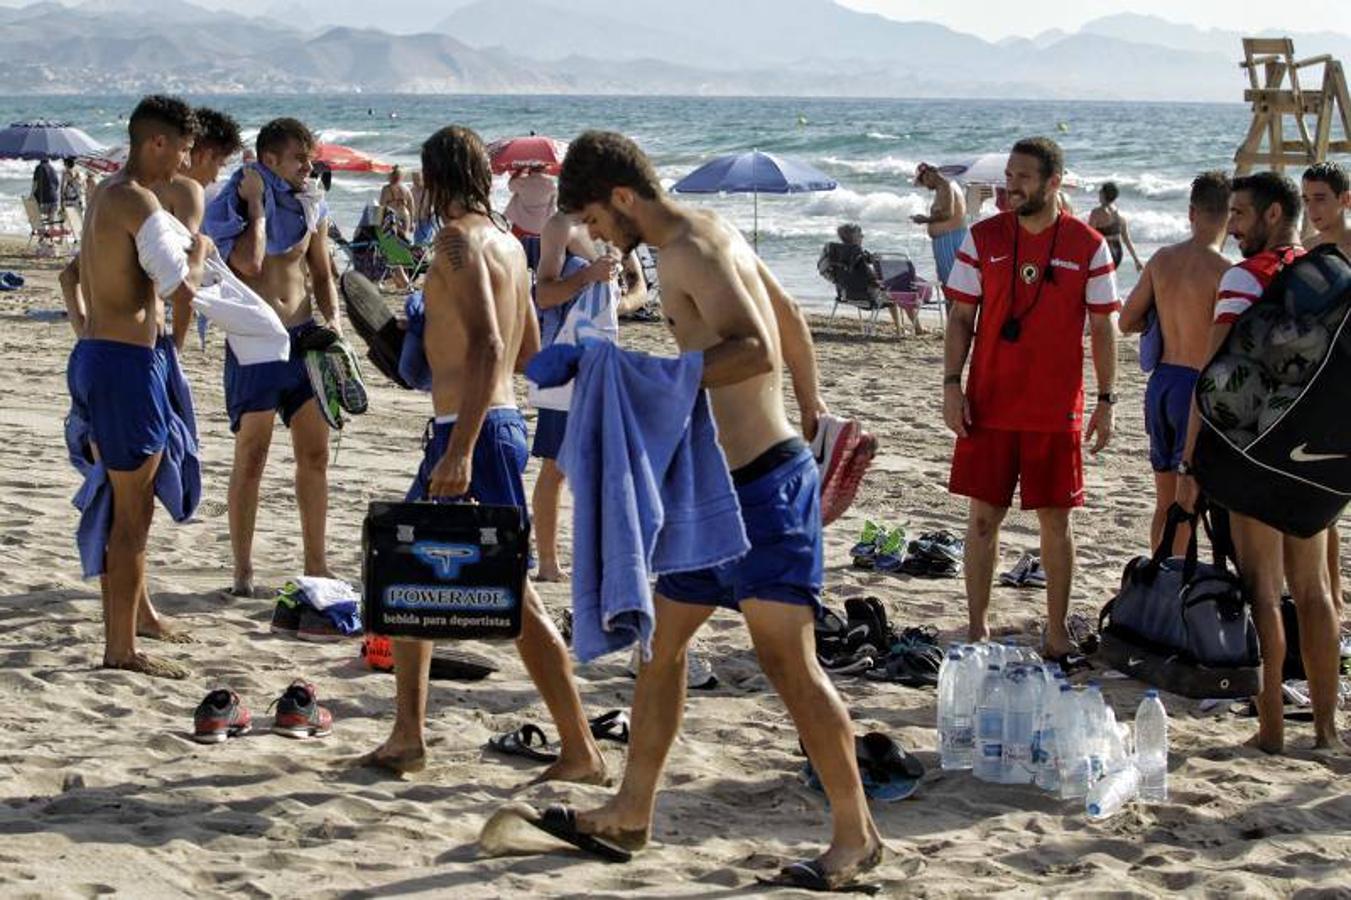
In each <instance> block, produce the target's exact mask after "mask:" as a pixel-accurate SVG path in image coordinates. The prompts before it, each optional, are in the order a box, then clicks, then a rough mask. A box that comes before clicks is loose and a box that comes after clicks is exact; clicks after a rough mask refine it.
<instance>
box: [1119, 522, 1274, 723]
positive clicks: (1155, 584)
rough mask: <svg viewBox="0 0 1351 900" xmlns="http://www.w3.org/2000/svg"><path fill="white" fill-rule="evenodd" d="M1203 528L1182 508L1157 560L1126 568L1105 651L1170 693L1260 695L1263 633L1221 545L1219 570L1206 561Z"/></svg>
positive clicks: (1131, 673)
mask: <svg viewBox="0 0 1351 900" xmlns="http://www.w3.org/2000/svg"><path fill="white" fill-rule="evenodd" d="M1200 521H1201V517H1200V515H1198V514H1188V513H1186V512H1184V511H1183V510H1182V508H1181V507H1179V506H1177V505H1174V506H1173V507H1172V508H1171V509H1170V510H1169V511H1168V521H1167V524H1166V526H1165V527H1164V531H1163V539H1162V541H1160V543H1159V547H1158V549H1157V550H1155V551H1154V555H1153V556H1152V557H1149V556H1140V557H1136V558H1135V559H1133V560H1131V561H1130V563H1128V564H1127V565H1126V569H1125V572H1124V573H1123V574H1122V577H1121V590H1120V591H1119V592H1118V593H1117V595H1116V596H1115V597H1113V598H1112V599H1111V600H1110V601H1108V603H1107V605H1106V606H1104V607H1103V608H1102V612H1101V614H1100V615H1099V617H1098V631H1099V635H1100V651H1099V652H1100V653H1101V654H1102V655H1103V656H1105V657H1106V659H1107V661H1108V662H1109V663H1110V664H1111V665H1112V667H1113V668H1115V669H1117V670H1119V671H1121V672H1124V673H1125V674H1127V675H1129V676H1131V677H1132V678H1137V679H1139V680H1140V681H1143V682H1145V683H1146V684H1152V685H1154V686H1155V687H1158V688H1161V689H1162V690H1165V691H1169V692H1170V693H1174V694H1181V695H1182V696H1184V697H1195V698H1200V699H1205V698H1223V697H1236V698H1237V697H1248V696H1252V695H1253V694H1255V693H1257V690H1258V687H1259V684H1260V681H1261V658H1260V656H1259V653H1258V646H1257V629H1256V628H1255V627H1254V625H1253V621H1252V615H1251V611H1250V610H1249V608H1248V605H1247V603H1246V602H1245V601H1244V599H1243V589H1242V585H1241V583H1240V581H1239V578H1238V576H1237V575H1236V574H1235V573H1234V572H1232V571H1231V570H1230V569H1229V567H1228V564H1227V561H1226V559H1225V557H1224V554H1223V553H1222V552H1221V551H1220V550H1219V549H1218V546H1217V550H1216V554H1215V560H1214V562H1213V563H1206V562H1202V561H1200V560H1199V559H1198V556H1197V546H1198V537H1197V534H1196V532H1197V530H1199V523H1200ZM1183 523H1189V524H1191V525H1192V526H1193V528H1192V535H1191V539H1190V540H1189V541H1188V543H1187V552H1186V555H1185V556H1183V557H1180V558H1179V557H1170V556H1169V555H1168V554H1169V548H1171V547H1172V546H1173V539H1174V538H1175V537H1176V535H1177V529H1178V527H1179V526H1180V525H1182V524H1183ZM1214 543H1215V541H1214V540H1213V539H1212V544H1214Z"/></svg>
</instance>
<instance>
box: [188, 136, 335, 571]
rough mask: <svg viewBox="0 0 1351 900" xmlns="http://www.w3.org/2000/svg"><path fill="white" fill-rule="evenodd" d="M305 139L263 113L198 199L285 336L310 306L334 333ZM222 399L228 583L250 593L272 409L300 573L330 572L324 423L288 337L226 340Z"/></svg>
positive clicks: (329, 273) (320, 218)
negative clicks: (282, 445)
mask: <svg viewBox="0 0 1351 900" xmlns="http://www.w3.org/2000/svg"><path fill="white" fill-rule="evenodd" d="M315 144H316V141H315V138H314V135H313V134H311V133H310V130H309V129H308V128H306V127H305V125H304V124H303V123H301V122H299V121H297V120H295V119H289V118H282V119H274V120H273V121H271V122H268V123H267V124H266V125H264V126H263V127H262V129H261V130H260V131H259V132H258V138H257V141H256V147H257V153H258V161H257V162H254V163H248V164H246V165H245V166H244V167H243V168H241V169H240V170H239V171H238V172H236V173H234V174H233V175H231V177H230V179H229V181H228V182H227V183H226V185H225V186H224V187H223V188H222V189H221V191H220V193H219V194H218V195H217V197H216V199H215V200H213V201H212V202H211V204H210V206H209V207H208V208H207V215H206V220H205V224H204V226H203V231H205V232H206V233H207V234H209V235H210V236H211V238H212V239H213V240H214V241H215V242H216V244H217V246H219V247H220V250H221V255H222V256H223V257H224V258H225V260H226V261H227V262H228V263H229V265H230V268H231V269H232V270H234V272H235V274H237V275H238V276H239V278H240V280H241V281H243V282H244V283H245V284H246V285H248V286H249V287H250V288H252V289H253V290H254V291H255V292H256V293H257V294H258V295H259V296H260V297H262V299H263V300H264V301H266V302H267V304H268V305H269V306H271V307H272V309H273V310H274V311H275V312H276V313H277V315H278V316H279V317H280V318H281V321H282V324H283V325H285V326H286V328H287V329H288V330H289V331H290V332H291V337H292V341H293V342H294V341H296V340H298V339H300V338H301V337H303V336H304V335H305V334H307V333H308V332H310V331H313V330H314V329H316V328H318V327H319V326H318V325H317V324H316V323H315V321H314V308H315V307H316V306H318V308H319V312H320V313H322V314H323V317H324V320H325V323H326V324H327V326H328V327H329V328H330V329H332V330H333V331H336V332H338V333H339V334H341V333H342V321H341V319H340V318H339V315H338V295H337V290H336V288H335V287H334V280H333V270H332V266H331V264H330V261H329V254H328V207H327V205H326V204H325V203H324V202H323V198H322V196H321V195H319V194H318V192H317V191H315V190H313V189H312V188H311V187H310V186H309V185H307V179H308V177H309V174H310V170H311V157H312V155H313V152H314V147H315ZM311 292H312V293H311ZM225 406H226V411H227V413H228V414H229V418H230V430H231V431H232V432H233V433H234V435H235V448H234V463H233V468H232V470H231V473H230V491H229V521H230V546H231V549H232V551H233V556H234V583H233V584H232V586H231V587H230V588H229V591H230V592H231V593H232V594H235V595H237V596H252V595H253V593H254V589H255V584H254V568H253V534H254V526H255V521H256V519H257V516H258V497H259V491H260V489H261V487H262V480H263V471H264V469H265V467H266V465H267V459H268V451H269V449H270V447H271V445H272V431H273V427H274V423H275V420H276V418H277V416H278V415H280V416H281V420H282V424H283V425H285V426H286V427H287V428H288V429H289V430H290V432H291V446H292V450H293V452H294V454H295V498H296V505H297V507H299V511H300V535H301V544H302V546H303V554H304V562H303V566H304V574H306V575H317V576H321V577H329V578H331V577H333V576H332V572H331V571H330V570H329V568H328V556H327V552H326V548H325V543H326V541H325V527H326V522H327V516H328V440H329V434H328V431H329V429H328V424H327V423H326V422H325V421H324V417H323V415H322V414H321V413H320V411H319V407H318V401H317V400H316V399H315V396H314V390H313V388H311V386H310V377H309V373H308V372H307V371H306V369H305V362H304V358H303V354H301V353H298V352H295V350H294V343H293V351H292V354H291V358H290V359H289V360H288V361H286V362H267V363H257V364H254V365H241V364H240V363H239V360H238V359H237V358H236V357H235V355H234V351H233V350H231V349H230V347H229V346H228V345H227V346H226V349H225Z"/></svg>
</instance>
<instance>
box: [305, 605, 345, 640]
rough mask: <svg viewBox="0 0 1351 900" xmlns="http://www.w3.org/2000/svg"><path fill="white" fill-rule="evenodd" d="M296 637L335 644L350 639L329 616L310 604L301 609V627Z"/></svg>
mask: <svg viewBox="0 0 1351 900" xmlns="http://www.w3.org/2000/svg"><path fill="white" fill-rule="evenodd" d="M296 637H297V638H299V639H300V640H302V641H309V642H310V643H311V644H333V643H337V642H339V641H345V640H347V639H348V636H347V635H345V634H343V633H342V632H341V631H339V630H338V627H337V626H336V625H334V624H333V622H332V620H331V619H329V617H328V616H326V615H324V614H323V613H321V612H319V611H317V610H315V609H312V608H310V607H308V606H306V607H303V608H302V609H301V610H300V627H299V628H298V629H297V630H296Z"/></svg>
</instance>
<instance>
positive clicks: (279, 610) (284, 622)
mask: <svg viewBox="0 0 1351 900" xmlns="http://www.w3.org/2000/svg"><path fill="white" fill-rule="evenodd" d="M269 627H270V628H271V631H272V633H273V634H285V635H290V636H291V637H295V633H296V632H297V631H299V630H300V604H298V603H296V602H295V601H294V600H292V599H291V598H290V597H289V596H287V595H284V594H282V595H278V597H277V605H276V606H275V607H274V608H273V610H272V624H271V625H270V626H269Z"/></svg>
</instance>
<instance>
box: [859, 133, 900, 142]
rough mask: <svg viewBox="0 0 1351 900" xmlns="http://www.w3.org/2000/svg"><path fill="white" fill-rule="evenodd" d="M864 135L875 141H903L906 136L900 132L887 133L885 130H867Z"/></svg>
mask: <svg viewBox="0 0 1351 900" xmlns="http://www.w3.org/2000/svg"><path fill="white" fill-rule="evenodd" d="M863 136H864V137H866V138H869V139H871V140H874V141H903V140H905V136H903V135H899V134H887V133H886V132H885V131H869V132H866V133H865V134H864V135H863Z"/></svg>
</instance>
